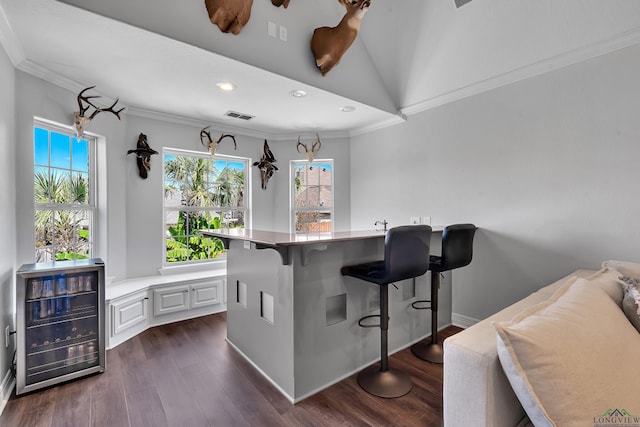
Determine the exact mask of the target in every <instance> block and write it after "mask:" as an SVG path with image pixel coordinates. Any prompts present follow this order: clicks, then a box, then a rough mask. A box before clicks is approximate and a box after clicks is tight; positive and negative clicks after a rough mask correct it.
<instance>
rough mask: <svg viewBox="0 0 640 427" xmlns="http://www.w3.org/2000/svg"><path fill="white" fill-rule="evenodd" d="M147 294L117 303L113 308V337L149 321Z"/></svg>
mask: <svg viewBox="0 0 640 427" xmlns="http://www.w3.org/2000/svg"><path fill="white" fill-rule="evenodd" d="M148 300H149V298H147V295H146V293H145V294H140V295H138V296H137V297H136V298H133V299H130V300H127V301H122V302H119V303H115V304H113V305H112V306H111V319H112V322H111V330H112V334H113V336H115V335H117V334H118V333H120V332H122V331H123V330H125V329H128V328H130V327H132V326H135V325H137V324H139V323H142V322H147V321H148V320H149V314H148V309H147V301H148Z"/></svg>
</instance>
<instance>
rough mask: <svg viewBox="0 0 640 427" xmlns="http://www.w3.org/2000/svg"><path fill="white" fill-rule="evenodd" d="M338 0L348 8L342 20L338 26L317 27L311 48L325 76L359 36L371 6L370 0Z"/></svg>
mask: <svg viewBox="0 0 640 427" xmlns="http://www.w3.org/2000/svg"><path fill="white" fill-rule="evenodd" d="M338 1H339V2H340V3H341V4H342V5H344V7H345V8H346V9H347V13H346V14H345V15H344V17H343V18H342V21H340V23H339V24H338V26H337V27H333V28H331V27H320V28H316V29H315V30H314V32H313V37H312V38H311V50H312V51H313V55H314V56H315V58H316V65H317V66H318V68H320V71H322V75H323V76H324V75H325V74H327V73H328V72H329V71H331V69H332V68H333V67H335V66H336V65H338V63H339V62H340V59H341V58H342V55H344V53H345V52H346V51H347V49H349V47H351V45H352V44H353V42H354V40H355V39H356V37H357V36H358V31H359V30H360V23H361V22H362V18H363V17H364V15H365V14H366V13H367V11H368V10H369V6H371V1H369V0H357V1H355V0H354V1H353V2H352V1H350V0H338Z"/></svg>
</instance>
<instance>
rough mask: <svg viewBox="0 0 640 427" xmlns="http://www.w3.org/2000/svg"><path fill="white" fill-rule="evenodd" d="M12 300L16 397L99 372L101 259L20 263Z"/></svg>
mask: <svg viewBox="0 0 640 427" xmlns="http://www.w3.org/2000/svg"><path fill="white" fill-rule="evenodd" d="M16 301H17V315H18V327H17V333H16V336H17V343H18V347H17V352H18V353H17V378H16V381H17V388H16V394H21V393H27V392H30V391H33V390H37V389H40V388H43V387H48V386H51V385H54V384H57V383H60V382H63V381H68V380H71V379H75V378H79V377H82V376H85V375H89V374H93V373H96V372H103V371H104V370H105V368H106V351H105V335H104V263H103V262H102V260H101V259H89V260H77V261H56V262H48V263H37V264H25V265H23V266H22V267H20V269H19V270H18V272H17V294H16Z"/></svg>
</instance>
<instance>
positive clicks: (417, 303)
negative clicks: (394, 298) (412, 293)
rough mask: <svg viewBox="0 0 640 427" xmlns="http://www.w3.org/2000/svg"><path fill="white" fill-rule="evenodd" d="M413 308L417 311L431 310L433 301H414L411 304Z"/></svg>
mask: <svg viewBox="0 0 640 427" xmlns="http://www.w3.org/2000/svg"><path fill="white" fill-rule="evenodd" d="M421 304H429V306H428V307H425V306H423V305H421ZM411 307H413V308H415V309H416V310H431V300H430V299H425V300H420V301H414V302H412V303H411Z"/></svg>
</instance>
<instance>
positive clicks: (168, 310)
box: [105, 271, 227, 349]
mask: <svg viewBox="0 0 640 427" xmlns="http://www.w3.org/2000/svg"><path fill="white" fill-rule="evenodd" d="M225 282H226V275H225V272H224V271H223V272H211V271H206V272H197V273H185V274H175V275H165V276H149V277H140V278H135V279H127V280H123V281H121V282H116V283H112V284H111V285H110V286H108V287H107V290H106V294H107V295H106V298H105V304H106V310H105V312H106V313H107V322H106V325H107V331H106V332H107V333H106V336H107V346H106V348H107V349H111V348H114V347H116V346H118V345H119V344H121V343H123V342H124V341H126V340H128V339H130V338H133V337H134V336H136V335H138V334H139V333H141V332H143V331H145V330H147V329H148V328H151V327H153V326H158V325H163V324H166V323H172V322H178V321H181V320H186V319H191V318H194V317H199V316H204V315H208V314H214V313H219V312H222V311H225V310H226V308H227V306H226V286H225Z"/></svg>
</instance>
